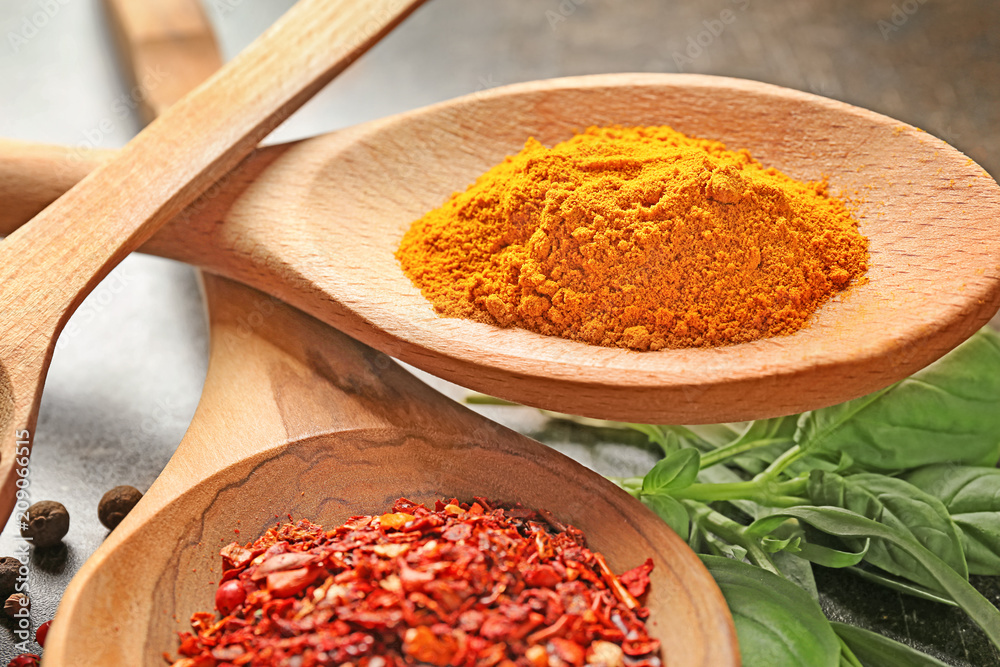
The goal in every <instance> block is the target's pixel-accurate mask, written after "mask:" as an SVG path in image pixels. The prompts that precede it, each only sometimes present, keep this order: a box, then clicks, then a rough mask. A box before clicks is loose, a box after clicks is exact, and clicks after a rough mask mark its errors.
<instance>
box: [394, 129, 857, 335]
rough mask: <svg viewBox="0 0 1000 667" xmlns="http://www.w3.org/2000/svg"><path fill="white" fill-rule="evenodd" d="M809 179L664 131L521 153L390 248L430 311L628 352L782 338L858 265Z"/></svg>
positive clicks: (605, 132) (842, 227)
mask: <svg viewBox="0 0 1000 667" xmlns="http://www.w3.org/2000/svg"><path fill="white" fill-rule="evenodd" d="M857 227H858V225H857V221H856V220H854V219H853V218H852V216H851V214H850V212H849V211H848V209H847V207H846V206H845V204H844V202H843V201H841V200H839V199H836V198H834V197H831V196H830V195H829V193H828V191H827V186H826V184H825V183H814V182H802V181H797V180H795V179H793V178H790V177H788V176H786V175H784V174H782V173H781V172H779V171H777V170H775V169H769V168H765V167H764V166H762V165H761V164H760V163H758V162H757V161H756V160H754V159H753V158H752V157H751V156H750V154H749V153H748V152H746V151H736V152H734V151H730V150H727V149H726V147H725V146H724V145H723V144H721V143H719V142H716V141H709V140H704V139H695V138H690V137H687V136H685V135H683V134H681V133H679V132H675V131H674V130H672V129H670V128H669V127H634V128H623V127H607V128H594V127H592V128H590V129H588V130H587V131H586V132H584V133H582V134H578V135H577V136H575V137H573V138H572V139H569V140H568V141H564V142H562V143H560V144H557V145H555V146H553V147H552V148H546V147H545V146H543V145H541V144H540V143H538V142H537V141H535V140H534V139H529V140H528V142H527V143H526V144H525V147H524V149H523V150H522V151H521V152H519V153H518V154H516V155H513V156H509V157H507V158H506V159H505V160H504V161H503V162H502V163H501V164H498V165H496V166H495V167H493V168H492V169H490V170H489V171H488V172H486V173H485V174H483V175H482V176H481V177H479V179H478V180H477V181H476V182H475V183H474V184H472V185H471V186H470V187H469V188H468V189H467V190H466V191H465V192H462V193H455V194H453V195H452V196H451V198H449V199H448V201H447V202H445V204H444V205H443V206H441V207H440V208H438V209H435V210H433V211H431V212H429V213H428V214H426V215H425V216H424V217H422V218H421V219H419V220H417V221H416V222H414V223H413V225H412V226H411V228H410V229H409V231H408V232H407V233H406V234H405V235H404V237H403V239H402V242H401V243H400V247H399V250H398V251H397V253H396V257H397V258H398V260H399V262H400V264H401V265H402V268H403V270H404V271H405V272H406V274H407V275H408V276H409V277H410V278H411V279H412V280H413V282H414V283H415V284H416V285H417V286H418V287H419V288H420V290H421V291H422V293H423V294H424V296H425V297H426V298H427V299H428V300H429V301H430V302H431V303H432V304H433V305H434V307H435V309H436V310H437V311H438V312H439V313H441V314H443V315H446V316H453V317H465V318H469V319H473V320H478V321H481V322H487V323H490V324H495V325H498V326H502V327H510V326H516V327H522V328H524V329H529V330H531V331H536V332H538V333H542V334H547V335H552V336H562V337H564V338H571V339H574V340H580V341H584V342H587V343H592V344H595V345H606V346H618V347H627V348H633V349H637V350H657V349H661V348H677V347H695V346H715V345H729V344H734V343H743V342H748V341H752V340H755V339H758V338H763V337H767V336H778V335H784V334H790V333H794V332H795V331H797V330H798V329H800V328H801V327H802V326H803V325H804V324H805V322H806V320H807V319H808V318H809V316H810V315H811V314H812V313H813V312H815V311H816V309H817V308H819V307H820V306H821V305H822V304H823V302H825V301H826V300H827V299H829V298H830V297H831V296H832V295H833V294H834V293H835V292H837V291H838V290H842V289H844V288H846V287H847V286H848V284H849V283H850V282H851V281H852V280H855V279H858V278H859V277H861V276H862V275H863V274H864V272H865V271H866V269H867V261H868V241H867V239H866V238H865V237H863V236H861V234H860V233H859V232H858V228H857Z"/></svg>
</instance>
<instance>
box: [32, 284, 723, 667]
mask: <svg viewBox="0 0 1000 667" xmlns="http://www.w3.org/2000/svg"><path fill="white" fill-rule="evenodd" d="M204 279H205V281H206V284H207V285H208V286H210V289H209V290H208V291H207V295H208V307H209V313H210V316H211V319H210V326H211V333H212V340H211V352H210V361H209V368H208V377H207V378H206V380H205V389H204V392H203V394H202V398H201V402H200V403H199V404H198V410H197V412H196V413H195V416H194V419H193V420H192V422H191V426H190V428H189V429H188V431H187V433H186V434H185V436H184V439H183V441H182V442H181V444H180V445H179V446H178V448H177V452H176V453H175V454H174V456H173V458H171V460H170V462H169V463H168V464H167V466H166V468H165V469H164V471H163V473H162V474H161V475H160V476H159V477H158V478H157V480H156V482H155V483H154V484H153V486H152V487H151V488H150V490H149V491H148V493H147V494H146V495H145V496H144V497H143V499H142V501H141V502H140V503H139V505H137V506H136V507H135V509H133V510H132V512H130V513H129V514H128V516H126V517H125V519H124V521H122V523H121V524H120V525H119V526H118V527H117V528H116V529H115V530H114V531H113V532H112V533H111V535H109V536H108V538H107V540H105V542H104V543H103V544H102V545H101V547H100V549H98V551H97V552H96V553H95V554H94V555H93V556H92V557H91V558H90V559H89V560H88V561H87V562H86V563H85V564H84V566H83V567H82V568H81V569H80V571H79V573H78V574H77V575H76V577H75V578H74V579H73V581H72V582H71V583H70V586H69V588H67V590H66V593H65V595H64V597H63V600H62V603H61V605H60V607H59V611H58V613H57V615H56V618H55V620H54V621H53V624H52V630H51V632H50V633H49V636H48V639H47V641H46V646H45V652H44V658H45V661H44V665H60V666H62V667H76V666H80V667H83V666H88V667H90V666H93V667H97V666H100V667H112V666H113V667H118V666H121V667H126V666H128V667H131V666H134V665H155V664H162V662H161V660H162V658H161V654H162V653H163V652H165V651H168V652H174V651H176V646H177V639H176V633H177V632H178V631H181V630H186V629H189V626H188V622H187V620H188V618H189V617H190V615H191V613H192V612H194V611H198V610H205V609H210V608H211V606H212V599H213V593H214V591H215V587H216V586H217V584H218V582H219V578H220V576H221V575H222V571H221V569H220V568H221V562H220V559H219V555H218V554H219V549H220V548H221V547H222V546H224V545H225V544H227V543H229V542H233V541H236V542H240V543H245V542H247V541H249V540H252V539H254V538H256V537H257V535H259V534H261V533H263V531H264V530H265V529H266V528H268V527H269V526H271V525H274V523H275V522H276V521H277V520H279V518H286V515H287V514H292V515H293V516H294V517H295V518H296V519H299V518H309V519H311V520H313V521H316V522H318V523H323V524H327V525H329V526H331V527H332V526H334V525H337V524H339V523H340V522H343V521H344V520H345V519H346V518H348V517H350V516H352V515H356V514H364V513H368V514H371V513H374V512H379V511H382V510H384V509H385V508H386V507H388V506H389V505H391V503H392V501H393V500H395V499H396V498H398V497H400V496H405V497H408V498H410V499H411V500H415V501H417V502H428V503H433V501H434V500H437V499H441V498H443V497H448V498H450V497H453V496H455V497H459V498H471V497H472V496H485V497H488V498H491V499H495V500H497V501H505V502H521V503H523V504H524V505H525V506H527V507H534V508H544V509H548V510H551V511H552V512H553V513H554V514H555V515H556V516H557V517H558V518H559V519H560V520H562V521H564V522H568V523H571V524H573V525H575V526H577V527H579V528H580V529H582V530H583V531H584V532H585V533H586V534H587V537H588V539H589V541H590V545H591V547H592V548H594V549H595V550H598V551H602V552H603V553H604V554H605V556H607V559H608V562H609V564H610V565H611V566H612V568H613V569H616V571H624V570H625V569H627V568H629V567H632V566H635V565H638V564H639V563H641V562H642V561H643V560H644V559H645V558H647V557H652V558H653V559H654V562H655V569H654V570H653V576H652V587H651V592H650V595H649V598H648V605H649V607H650V610H651V616H650V620H649V628H650V633H651V634H652V635H653V636H655V637H657V638H658V639H660V640H661V641H662V642H663V658H664V664H666V665H675V666H678V667H680V666H684V667H734V666H736V665H738V664H739V650H738V647H737V646H736V637H735V632H734V629H733V625H732V620H731V618H730V616H729V611H728V608H727V607H726V603H725V600H724V599H723V598H722V595H721V593H720V592H719V589H718V587H717V586H716V585H715V582H714V581H713V580H712V577H711V576H710V575H709V574H708V572H707V571H706V570H705V568H704V567H703V566H702V564H701V561H700V560H699V559H698V558H697V556H695V554H694V552H692V551H691V550H690V548H688V546H687V545H686V544H685V543H684V541H683V540H681V539H680V538H679V537H678V536H677V535H676V534H674V533H673V531H671V530H670V529H669V528H667V526H666V524H665V523H664V522H663V521H662V520H661V519H660V518H659V517H657V516H656V515H654V514H653V513H652V512H651V511H649V510H648V509H647V508H646V507H645V506H643V505H642V503H640V502H638V501H637V500H635V499H634V498H632V497H631V496H629V495H628V494H626V493H625V492H624V491H622V490H621V489H619V488H617V487H616V486H614V485H613V484H611V483H610V482H608V481H607V480H605V479H604V478H602V477H601V476H600V475H597V474H595V473H593V472H591V471H589V470H587V469H585V468H584V467H583V466H581V465H579V464H578V463H576V462H574V461H572V460H571V459H569V458H567V457H565V456H563V455H562V454H559V453H558V452H555V451H554V450H552V449H550V448H548V447H546V446H544V445H541V444H539V443H537V442H535V441H533V440H529V439H528V438H525V437H524V436H521V435H518V434H517V433H514V432H513V431H510V430H508V429H506V428H504V427H502V426H499V425H497V424H494V423H493V422H490V421H489V420H487V419H484V418H483V417H480V416H479V415H477V414H475V413H474V412H472V411H470V410H468V409H466V408H464V407H462V406H461V405H459V404H457V403H455V402H454V401H452V400H450V399H448V398H446V397H444V396H442V395H441V394H439V393H437V392H435V391H433V390H432V389H430V388H428V387H427V386H426V385H424V384H423V383H422V382H421V381H420V380H418V379H416V378H415V377H413V376H412V375H410V374H409V373H407V372H406V371H405V370H403V369H402V368H400V367H399V366H397V365H396V364H395V363H394V362H392V361H391V360H390V359H389V358H388V357H386V356H385V355H383V354H381V353H379V352H376V351H374V350H371V349H369V348H367V347H365V346H364V345H361V344H360V343H357V342H355V341H353V340H351V339H350V338H348V337H347V336H345V335H344V334H342V333H340V332H338V331H335V330H333V329H331V328H330V327H328V326H326V325H324V324H323V323H321V322H319V321H317V320H315V319H313V318H311V317H308V316H306V315H304V314H303V313H301V312H297V311H295V310H294V309H292V308H290V307H288V306H286V305H284V304H282V303H280V302H279V301H277V300H276V299H272V298H270V297H267V296H265V295H263V294H260V293H259V292H254V291H253V290H251V289H249V288H246V287H243V286H242V285H238V284H236V283H233V282H230V281H227V280H225V279H221V278H217V277H213V276H208V275H206V276H205V278H204ZM174 655H176V653H174Z"/></svg>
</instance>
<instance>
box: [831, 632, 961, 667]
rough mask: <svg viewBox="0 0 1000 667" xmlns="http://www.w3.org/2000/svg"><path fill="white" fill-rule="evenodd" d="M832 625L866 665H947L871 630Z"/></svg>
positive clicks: (912, 666) (874, 666)
mask: <svg viewBox="0 0 1000 667" xmlns="http://www.w3.org/2000/svg"><path fill="white" fill-rule="evenodd" d="M831 625H833V630H834V632H836V633H837V635H838V636H839V637H840V638H841V639H843V640H844V643H845V644H847V645H848V647H850V649H851V651H852V652H853V653H854V655H856V656H857V658H858V660H860V661H861V664H863V665H864V666H865V667H947V665H945V663H943V662H941V661H940V660H938V659H937V658H932V657H931V656H929V655H927V654H926V653H922V652H921V651H918V650H917V649H915V648H910V647H909V646H907V645H906V644H901V643H899V642H897V641H895V640H893V639H889V638H888V637H883V636H882V635H879V634H876V633H874V632H871V631H869V630H864V629H862V628H858V627H855V626H853V625H847V624H845V623H837V622H833V623H832V624H831Z"/></svg>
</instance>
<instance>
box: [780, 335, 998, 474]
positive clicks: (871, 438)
mask: <svg viewBox="0 0 1000 667" xmlns="http://www.w3.org/2000/svg"><path fill="white" fill-rule="evenodd" d="M795 441H796V442H797V443H798V444H799V446H800V447H802V449H803V450H807V451H811V450H825V451H831V452H845V453H847V454H848V455H850V456H851V457H852V458H853V459H854V462H855V465H857V466H860V467H862V468H865V469H869V470H883V471H889V470H900V469H906V468H916V467H919V466H923V465H928V464H931V463H944V462H955V463H967V464H971V465H990V466H993V465H995V464H996V462H997V459H998V457H1000V334H997V333H995V332H992V331H990V330H989V329H982V330H981V331H979V332H978V333H976V334H975V335H974V336H972V337H971V338H970V339H969V340H967V341H966V342H964V343H962V344H961V345H959V346H958V347H957V348H955V349H954V350H953V351H952V352H951V353H949V354H948V355H946V356H945V357H943V358H941V359H939V360H938V361H936V362H934V363H933V364H931V365H930V366H928V367H927V368H925V369H923V370H921V371H918V372H917V373H915V374H914V375H912V376H911V377H909V378H907V379H905V380H902V381H901V382H898V383H896V384H894V385H892V386H890V387H887V388H886V389H882V390H881V391H877V392H875V393H873V394H869V395H867V396H862V397H861V398H857V399H855V400H853V401H847V402H846V403H841V404H839V405H834V406H832V407H829V408H822V409H820V410H813V411H812V412H807V413H805V414H803V415H802V416H801V417H800V418H799V423H798V430H797V431H796V433H795Z"/></svg>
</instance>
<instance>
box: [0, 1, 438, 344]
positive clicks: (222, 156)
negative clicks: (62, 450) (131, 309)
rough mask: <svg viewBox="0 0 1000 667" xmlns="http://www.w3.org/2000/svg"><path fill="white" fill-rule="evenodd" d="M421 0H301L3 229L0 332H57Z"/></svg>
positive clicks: (0, 254) (0, 277) (0, 260)
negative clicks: (27, 217) (116, 148)
mask: <svg viewBox="0 0 1000 667" xmlns="http://www.w3.org/2000/svg"><path fill="white" fill-rule="evenodd" d="M421 2H422V0H409V1H408V2H402V3H400V2H398V0H369V1H368V2H364V3H360V2H355V1H352V0H300V2H299V3H298V4H297V5H295V6H294V7H293V8H292V9H291V10H289V12H288V13H287V14H285V16H283V17H282V18H281V19H279V21H278V22H277V23H275V25H274V26H272V27H271V29H269V30H268V31H267V32H265V33H264V34H263V35H262V36H261V37H260V38H258V39H257V40H256V41H255V42H254V43H253V44H252V45H251V46H250V47H249V48H247V49H246V50H245V51H244V52H243V53H241V54H240V55H239V56H237V58H236V59H234V60H233V61H232V62H230V63H229V64H227V65H226V66H224V67H223V68H222V69H221V70H220V71H219V72H218V73H217V74H216V75H214V76H213V77H212V78H211V79H209V81H207V82H206V83H205V84H204V85H202V86H200V87H199V88H198V89H196V90H195V91H194V92H193V93H191V94H190V95H188V96H187V97H185V98H184V99H183V100H181V101H180V102H179V103H177V104H176V105H174V106H173V107H171V108H170V109H169V110H167V111H166V112H165V113H164V115H163V116H161V117H160V118H158V119H157V120H155V121H153V123H151V124H150V125H149V126H148V127H147V128H146V129H145V130H143V131H142V132H141V133H140V134H139V135H138V136H136V137H135V139H133V140H132V141H131V142H129V144H128V145H127V146H125V148H124V149H122V151H121V152H120V153H119V155H118V156H117V157H116V158H115V159H114V160H112V161H111V162H110V163H108V164H106V165H104V166H102V167H101V168H99V169H98V170H97V171H95V172H93V173H92V174H91V175H90V176H88V177H87V178H85V179H84V180H83V181H81V182H80V183H79V184H78V185H77V186H76V187H74V188H73V189H72V190H71V191H70V192H68V193H67V194H66V195H65V196H63V197H61V198H60V199H59V200H58V201H57V202H55V203H54V204H52V205H51V206H49V207H48V208H46V209H45V210H44V211H43V212H42V213H40V214H39V215H38V216H37V217H36V218H35V220H34V222H35V223H37V224H29V225H26V226H25V227H22V228H21V229H19V230H18V231H16V232H15V233H14V234H12V235H11V236H10V237H8V238H7V240H6V241H4V243H3V244H2V246H0V264H2V268H0V284H3V286H4V289H3V292H2V295H0V308H2V309H3V310H4V311H5V312H9V313H18V314H19V317H18V318H10V319H11V320H15V323H13V324H11V323H7V322H5V323H4V326H3V331H0V334H3V333H8V330H10V331H13V330H17V329H18V326H19V325H18V324H17V323H16V321H23V319H24V318H31V320H32V329H33V330H35V331H38V330H41V331H48V332H51V335H55V334H56V333H57V332H58V331H59V328H60V327H61V324H62V322H63V321H64V319H65V317H66V315H67V313H69V312H71V311H72V310H73V308H75V306H76V304H78V303H79V302H80V301H81V300H82V298H83V296H85V295H86V294H87V293H88V292H89V291H90V289H92V288H93V286H94V285H95V284H96V283H97V282H98V281H99V280H100V279H101V278H103V277H104V275H106V274H107V272H108V271H110V269H111V267H113V266H114V265H115V264H117V263H118V262H119V261H120V260H121V259H122V258H123V257H124V256H125V255H127V254H128V253H129V252H131V251H132V250H134V249H135V248H137V247H138V246H139V245H141V244H142V242H143V241H144V240H146V239H147V238H148V237H149V236H150V235H152V233H153V232H154V231H155V230H156V229H157V228H158V227H159V226H160V225H162V224H163V223H165V222H166V221H167V220H169V219H170V218H171V217H173V216H174V215H176V214H177V213H178V212H180V210H181V209H182V208H183V207H184V206H185V205H187V204H188V203H190V202H191V201H192V200H193V199H194V198H195V197H197V196H198V194H200V193H201V192H202V191H204V190H205V189H206V188H207V187H208V186H209V185H210V184H211V183H212V182H214V181H215V180H216V179H217V178H218V177H219V176H221V175H222V174H224V173H225V172H227V171H229V170H230V169H231V168H232V167H234V166H235V165H236V164H237V163H238V162H239V161H240V160H241V159H242V158H243V157H245V156H246V155H247V154H248V153H249V152H250V151H251V150H252V149H253V147H254V146H255V145H256V144H257V143H258V142H259V141H260V139H262V138H263V137H264V136H266V135H267V134H268V133H269V132H270V131H271V130H272V129H273V128H274V127H276V126H277V125H278V124H279V123H280V122H281V121H282V120H284V119H285V118H287V116H288V115H290V114H291V113H292V112H293V111H294V110H295V109H297V108H298V107H299V106H301V105H302V104H303V103H304V102H305V101H306V100H307V99H308V98H309V97H310V96H311V95H313V94H314V93H315V92H316V91H317V90H319V89H320V88H321V87H322V86H323V85H325V84H326V83H327V82H328V81H330V80H331V79H332V78H333V77H334V76H336V75H337V74H338V73H339V72H341V71H342V70H343V69H344V68H345V67H347V66H348V65H349V64H350V63H351V62H353V61H354V60H355V59H356V58H357V57H358V56H359V55H360V54H361V53H363V52H364V51H365V50H366V49H367V48H368V47H370V46H371V45H372V44H374V43H375V42H376V41H377V40H378V39H379V38H380V37H381V36H382V35H383V34H385V33H386V32H388V31H389V30H390V29H391V28H392V27H394V26H395V25H396V24H397V23H399V22H400V21H401V20H402V19H403V18H404V17H405V16H407V15H408V14H409V13H410V12H411V11H413V10H414V9H415V8H416V7H417V6H419V5H420V4H421ZM56 238H57V239H59V240H60V242H59V243H53V242H52V239H56ZM81 249H83V251H82V252H81Z"/></svg>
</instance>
